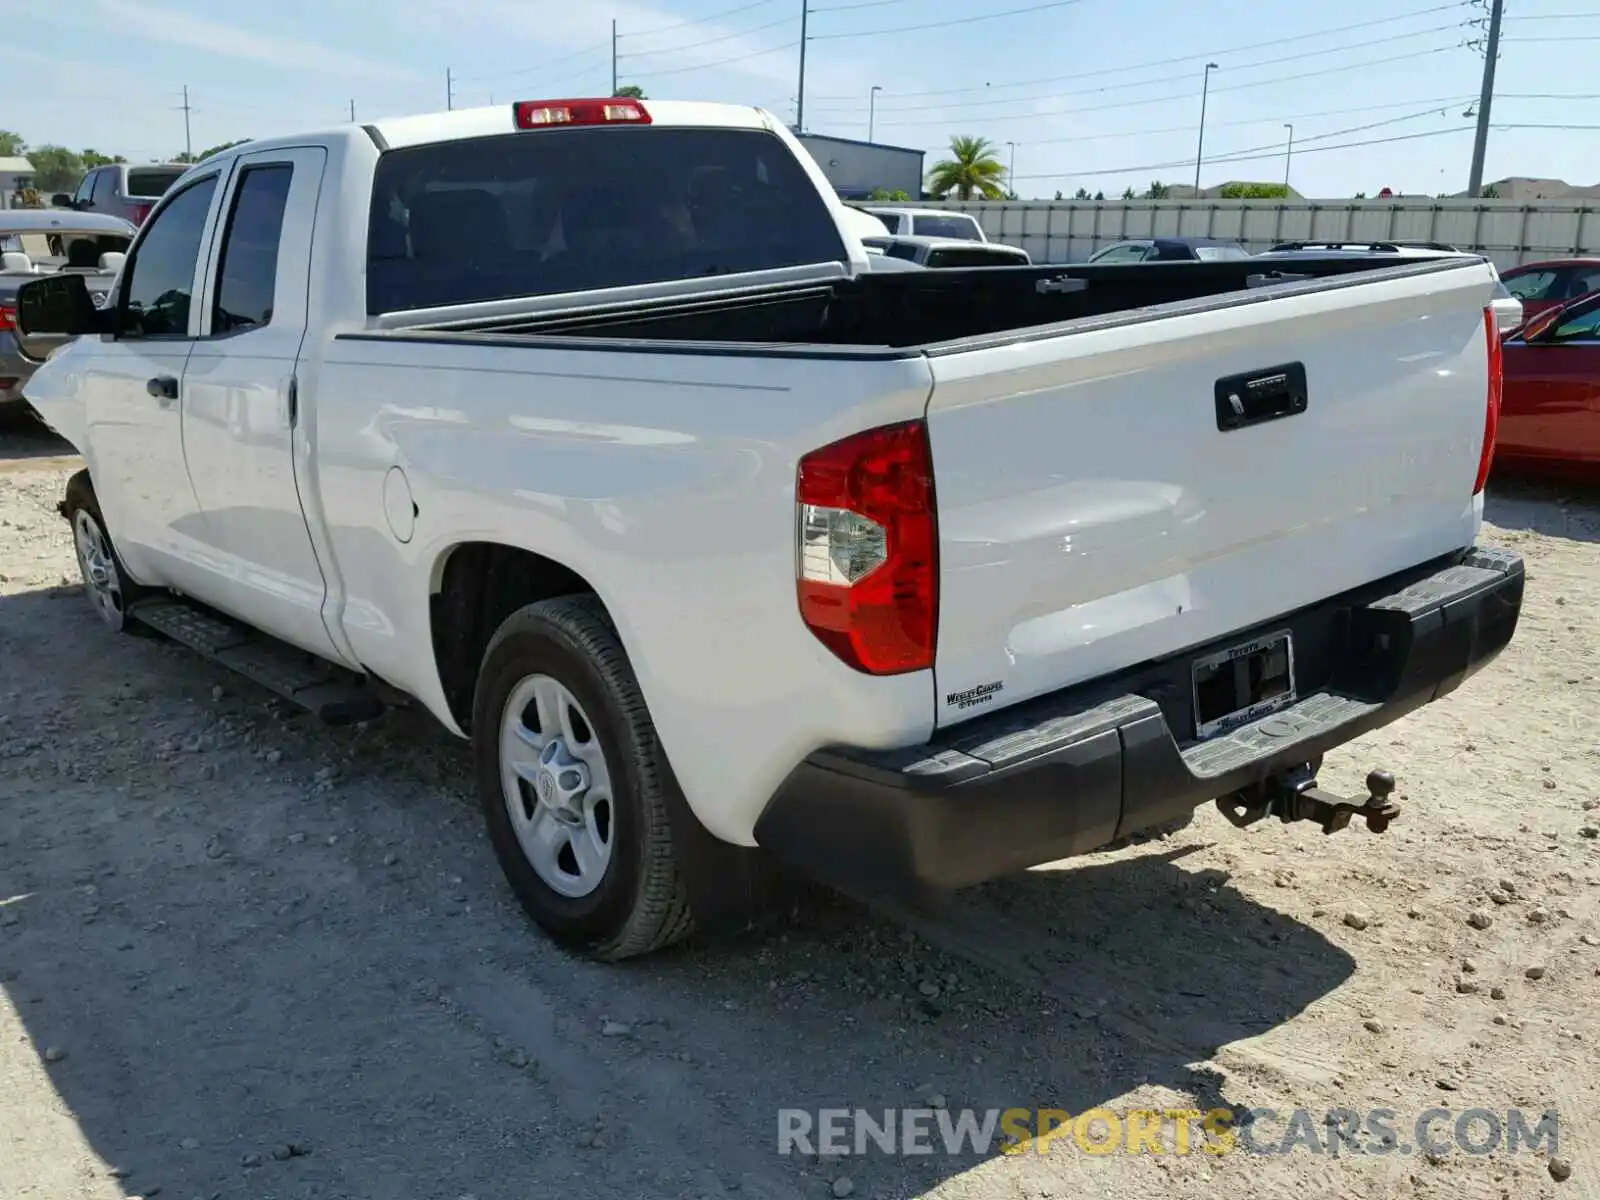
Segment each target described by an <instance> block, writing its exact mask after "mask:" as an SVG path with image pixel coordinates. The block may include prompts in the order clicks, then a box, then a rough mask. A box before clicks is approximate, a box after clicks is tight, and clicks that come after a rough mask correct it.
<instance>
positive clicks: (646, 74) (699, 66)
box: [635, 39, 800, 79]
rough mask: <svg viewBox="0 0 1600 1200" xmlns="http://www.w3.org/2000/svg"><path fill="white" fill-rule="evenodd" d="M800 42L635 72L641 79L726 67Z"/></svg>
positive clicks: (785, 48)
mask: <svg viewBox="0 0 1600 1200" xmlns="http://www.w3.org/2000/svg"><path fill="white" fill-rule="evenodd" d="M799 44H800V42H799V40H798V39H797V40H795V41H792V42H785V43H784V44H783V45H781V46H772V47H770V48H769V49H766V50H755V51H751V52H750V53H748V54H736V55H734V56H733V57H732V58H723V59H718V60H717V61H716V62H708V63H696V64H695V65H694V66H692V67H673V68H671V69H670V70H666V71H643V72H635V74H636V75H637V76H638V77H639V78H642V79H659V78H661V77H662V76H664V75H683V74H685V73H687V72H689V71H710V70H713V69H714V68H716V67H726V66H728V65H729V64H730V63H739V62H749V61H750V60H751V59H752V58H762V57H765V56H766V55H768V54H780V53H782V52H783V51H785V50H793V49H794V48H795V47H796V46H798V45H799Z"/></svg>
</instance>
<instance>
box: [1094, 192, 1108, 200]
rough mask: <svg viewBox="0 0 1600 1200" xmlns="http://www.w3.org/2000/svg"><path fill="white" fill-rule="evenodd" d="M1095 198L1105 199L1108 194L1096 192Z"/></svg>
mask: <svg viewBox="0 0 1600 1200" xmlns="http://www.w3.org/2000/svg"><path fill="white" fill-rule="evenodd" d="M1094 198H1095V199H1096V200H1104V199H1105V198H1106V194H1105V193H1104V192H1096V193H1095V194H1094Z"/></svg>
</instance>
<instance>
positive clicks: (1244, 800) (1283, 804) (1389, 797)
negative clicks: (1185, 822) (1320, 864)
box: [1217, 764, 1400, 833]
mask: <svg viewBox="0 0 1600 1200" xmlns="http://www.w3.org/2000/svg"><path fill="white" fill-rule="evenodd" d="M1394 789H1395V779H1394V775H1393V774H1391V773H1390V772H1388V771H1372V772H1370V773H1369V774H1368V775H1367V796H1366V798H1365V799H1364V800H1356V799H1349V800H1347V799H1345V798H1344V797H1342V796H1336V795H1334V794H1333V793H1332V792H1327V791H1324V790H1323V789H1322V788H1319V787H1318V786H1317V778H1316V776H1315V775H1314V774H1313V773H1312V771H1311V767H1310V764H1305V765H1303V766H1300V767H1295V768H1292V769H1291V770H1288V771H1284V772H1282V773H1280V774H1278V775H1274V776H1273V777H1272V778H1270V779H1268V780H1266V781H1264V782H1262V783H1258V784H1255V785H1253V786H1252V787H1249V788H1246V789H1244V790H1243V791H1238V792H1234V793H1232V794H1231V795H1227V796H1220V797H1218V799H1217V807H1218V808H1219V809H1220V810H1221V811H1222V815H1223V816H1225V817H1227V818H1228V820H1229V822H1231V823H1232V824H1234V825H1237V826H1239V827H1240V828H1243V827H1244V826H1246V825H1253V824H1254V823H1255V822H1257V821H1259V820H1261V819H1262V818H1263V817H1266V816H1270V815H1273V814H1276V815H1277V817H1278V819H1279V820H1280V821H1282V822H1283V823H1284V824H1286V825H1287V824H1288V823H1290V822H1291V821H1314V822H1315V823H1316V824H1318V825H1320V826H1321V827H1322V832H1323V833H1337V832H1338V831H1339V830H1341V829H1343V828H1344V827H1345V826H1347V825H1349V824H1350V818H1352V817H1356V816H1359V817H1361V818H1362V819H1363V820H1365V821H1366V823H1367V828H1368V829H1369V830H1371V831H1372V832H1373V833H1382V832H1384V830H1386V829H1388V828H1389V825H1390V823H1391V822H1393V821H1394V820H1395V819H1396V818H1397V817H1399V815H1400V805H1399V804H1398V803H1396V802H1395V800H1394Z"/></svg>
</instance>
